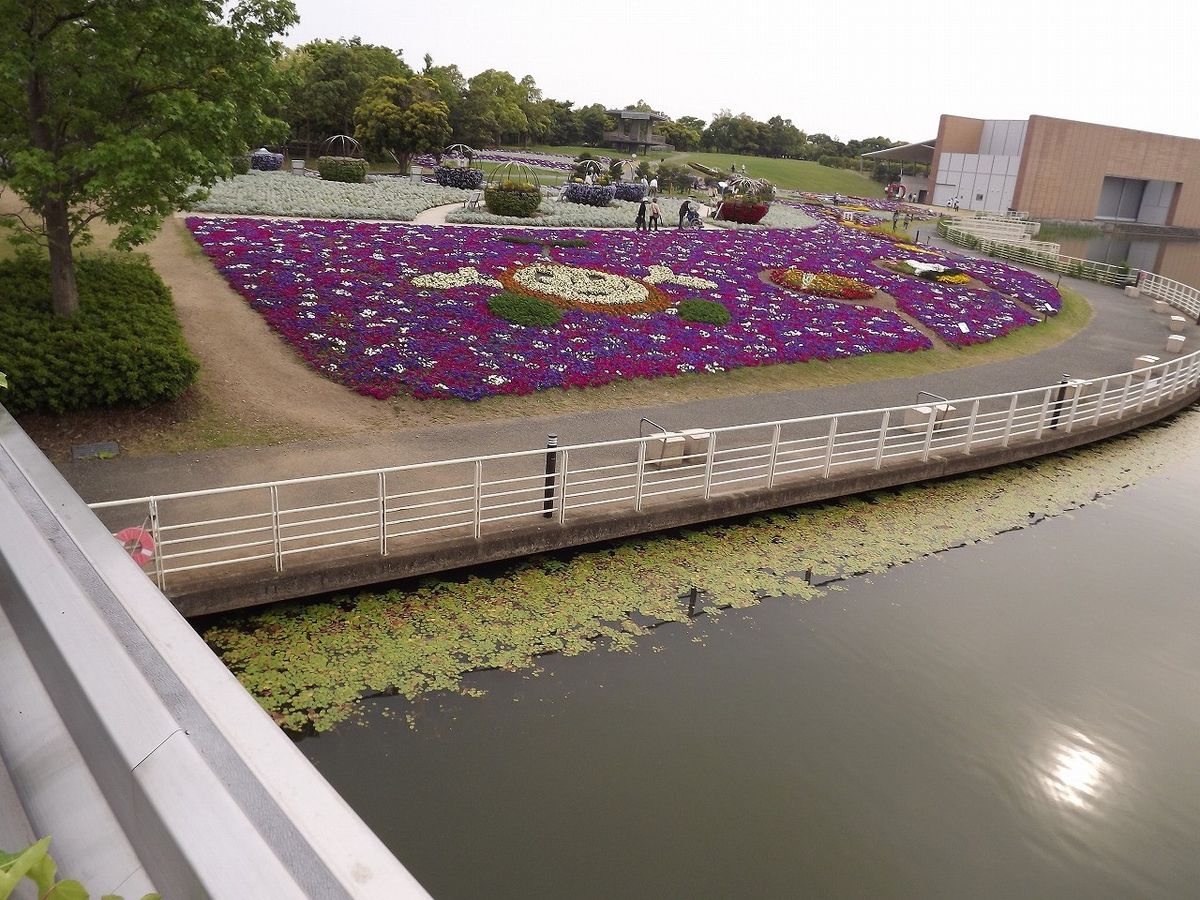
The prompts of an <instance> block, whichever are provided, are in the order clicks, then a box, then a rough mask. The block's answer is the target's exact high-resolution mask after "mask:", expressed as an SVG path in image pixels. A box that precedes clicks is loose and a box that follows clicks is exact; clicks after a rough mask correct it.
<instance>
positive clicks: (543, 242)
mask: <svg viewBox="0 0 1200 900" xmlns="http://www.w3.org/2000/svg"><path fill="white" fill-rule="evenodd" d="M500 240H502V241H506V242H508V243H510V244H521V245H523V246H526V245H531V246H534V247H590V246H591V245H592V242H591V241H589V240H587V239H585V238H554V237H537V236H534V235H527V234H506V235H502V236H501V238H500Z"/></svg>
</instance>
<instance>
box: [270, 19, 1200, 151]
mask: <svg viewBox="0 0 1200 900" xmlns="http://www.w3.org/2000/svg"><path fill="white" fill-rule="evenodd" d="M296 6H297V9H298V10H299V12H300V24H299V25H298V26H297V27H296V28H295V29H293V30H292V32H291V33H290V34H289V35H288V36H287V38H286V43H288V44H289V45H295V44H300V43H304V42H305V41H309V40H313V39H317V38H339V37H352V36H354V35H357V36H359V37H361V38H362V40H363V41H364V42H366V43H373V44H383V45H386V46H389V47H392V48H400V49H401V50H403V54H404V59H405V60H406V61H407V62H408V63H409V65H411V66H413V67H414V68H416V69H420V68H421V65H422V60H423V58H424V56H425V54H426V53H429V54H431V55H432V56H433V59H434V62H435V63H436V64H449V63H457V64H458V67H459V69H461V70H462V72H463V74H464V75H466V76H467V77H470V76H471V75H474V74H476V73H477V72H480V71H483V70H484V69H489V68H495V69H505V70H507V71H509V72H511V73H513V74H514V75H515V76H517V77H518V78H520V77H521V76H523V75H532V76H533V78H534V80H535V81H536V82H537V84H538V87H540V88H541V89H542V91H543V94H544V95H545V96H547V97H553V98H555V99H558V100H571V101H573V102H575V103H576V104H577V105H583V104H589V103H595V102H599V103H604V104H605V105H607V106H610V107H621V106H625V105H626V104H629V103H634V102H636V101H637V100H639V99H644V100H646V101H647V102H648V103H650V104H651V105H653V106H654V107H655V108H657V109H659V110H661V111H662V112H665V113H666V114H668V115H670V116H671V117H672V118H679V117H680V116H685V115H691V116H696V117H698V118H701V119H704V120H705V121H709V120H711V118H712V116H713V114H714V113H715V112H718V111H720V110H723V109H729V110H730V111H732V112H734V113H740V112H746V113H749V114H750V115H751V116H754V117H755V118H757V119H762V120H766V119H768V118H769V117H771V116H773V115H781V116H783V117H784V118H787V119H791V120H792V122H793V123H794V124H795V125H796V126H797V127H798V128H800V129H801V130H803V131H805V132H808V133H809V134H814V133H817V132H824V133H825V134H829V135H832V136H833V137H836V138H838V139H840V140H843V141H845V140H850V139H852V138H864V137H871V136H875V135H884V136H886V137H890V138H892V139H893V140H905V141H917V140H925V139H928V138H932V137H934V136H935V135H936V134H937V126H938V117H939V116H940V115H941V114H942V113H953V114H956V115H966V116H975V117H978V118H986V119H1024V118H1027V117H1028V116H1030V115H1032V114H1040V115H1048V116H1058V117H1061V118H1067V119H1078V120H1081V121H1085V122H1098V123H1101V124H1105V125H1119V126H1123V127H1127V128H1138V129H1142V130H1146V131H1157V132H1164V133H1167V134H1177V135H1184V136H1186V137H1194V138H1200V65H1197V61H1196V57H1197V39H1198V38H1200V2H1198V0H1139V2H1113V0H1090V2H1080V0H1039V2H1034V0H1004V2H995V3H986V4H985V3H979V2H971V0H955V2H946V0H925V2H921V3H901V2H896V0H892V2H881V0H852V2H842V0H816V2H814V0H759V2H754V0H747V2H742V3H731V2H717V0H689V2H685V3H680V2H674V0H672V2H654V0H642V2H611V3H607V2H600V3H597V2H591V3H580V2H567V0H435V2H433V3H420V4H411V3H404V2H396V0H342V2H332V0H296Z"/></svg>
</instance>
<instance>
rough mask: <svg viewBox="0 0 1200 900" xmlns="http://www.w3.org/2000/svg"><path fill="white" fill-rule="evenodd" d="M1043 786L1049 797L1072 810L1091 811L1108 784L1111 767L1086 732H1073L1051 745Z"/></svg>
mask: <svg viewBox="0 0 1200 900" xmlns="http://www.w3.org/2000/svg"><path fill="white" fill-rule="evenodd" d="M1049 756H1050V760H1049V765H1048V766H1046V768H1045V772H1044V773H1043V776H1042V785H1043V787H1044V788H1045V790H1046V793H1047V794H1048V795H1049V796H1050V798H1051V799H1052V800H1054V801H1055V802H1057V803H1060V804H1062V805H1064V806H1069V807H1072V808H1074V809H1080V810H1089V811H1090V810H1092V809H1093V808H1094V806H1095V802H1096V800H1097V799H1098V798H1099V797H1100V795H1101V794H1102V793H1103V792H1104V790H1105V788H1106V787H1107V781H1108V778H1109V774H1110V766H1109V764H1108V763H1107V762H1106V761H1105V760H1104V758H1103V757H1102V756H1101V755H1100V754H1099V753H1098V752H1097V751H1096V748H1095V745H1094V744H1093V743H1092V741H1091V740H1090V739H1088V737H1087V735H1084V734H1079V733H1078V732H1076V733H1075V734H1074V735H1073V737H1072V738H1071V739H1070V740H1069V741H1068V742H1065V743H1061V744H1057V745H1055V746H1053V747H1051V748H1050V754H1049Z"/></svg>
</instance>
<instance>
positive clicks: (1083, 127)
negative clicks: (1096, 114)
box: [1013, 116, 1200, 228]
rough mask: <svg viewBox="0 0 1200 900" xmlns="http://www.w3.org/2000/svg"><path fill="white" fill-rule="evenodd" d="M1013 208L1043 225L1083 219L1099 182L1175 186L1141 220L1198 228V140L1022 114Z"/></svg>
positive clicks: (1157, 188)
mask: <svg viewBox="0 0 1200 900" xmlns="http://www.w3.org/2000/svg"><path fill="white" fill-rule="evenodd" d="M1022 156H1023V160H1022V167H1021V173H1020V177H1019V178H1018V179H1017V186H1016V195H1015V202H1014V204H1013V205H1014V206H1016V207H1017V208H1019V209H1023V210H1028V211H1029V213H1030V214H1031V215H1033V216H1037V217H1039V218H1046V219H1067V220H1071V219H1084V220H1086V219H1091V218H1094V217H1095V216H1096V214H1097V212H1098V210H1099V208H1100V198H1101V193H1102V191H1103V189H1104V179H1105V177H1106V176H1111V177H1114V178H1128V179H1139V180H1144V181H1148V182H1167V183H1168V184H1171V183H1178V184H1179V187H1178V188H1177V189H1176V190H1175V191H1174V192H1171V191H1170V189H1169V187H1164V186H1162V185H1152V186H1148V191H1149V192H1150V196H1151V197H1153V198H1154V201H1153V202H1152V203H1151V205H1149V206H1147V207H1146V208H1145V209H1144V210H1142V209H1140V210H1139V214H1141V213H1144V214H1145V215H1146V216H1147V218H1146V219H1144V221H1153V222H1155V223H1156V224H1165V225H1176V226H1181V227H1185V228H1200V140H1194V139H1192V138H1182V137H1175V136H1173V135H1167V134H1153V133H1151V132H1147V131H1135V130H1133V129H1130V128H1113V127H1110V126H1107V125H1092V124H1090V123H1087V122H1073V121H1071V120H1069V119H1054V118H1050V117H1047V116H1030V118H1029V128H1028V131H1027V134H1026V137H1025V147H1024V151H1023V153H1022Z"/></svg>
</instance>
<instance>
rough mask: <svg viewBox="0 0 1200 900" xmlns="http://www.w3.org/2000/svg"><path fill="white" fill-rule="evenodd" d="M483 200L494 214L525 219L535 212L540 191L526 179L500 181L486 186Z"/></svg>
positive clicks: (539, 200)
mask: <svg viewBox="0 0 1200 900" xmlns="http://www.w3.org/2000/svg"><path fill="white" fill-rule="evenodd" d="M483 202H484V203H485V204H486V205H487V208H488V211H489V212H491V213H493V214H494V215H497V216H512V217H513V218H517V219H527V218H529V217H530V216H532V215H533V214H534V213H535V212H537V208H538V206H539V205H540V204H541V202H542V192H541V191H540V190H538V188H537V185H533V184H530V183H529V182H527V181H502V182H500V183H499V184H495V185H489V186H488V188H487V190H485V191H484V192H483Z"/></svg>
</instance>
